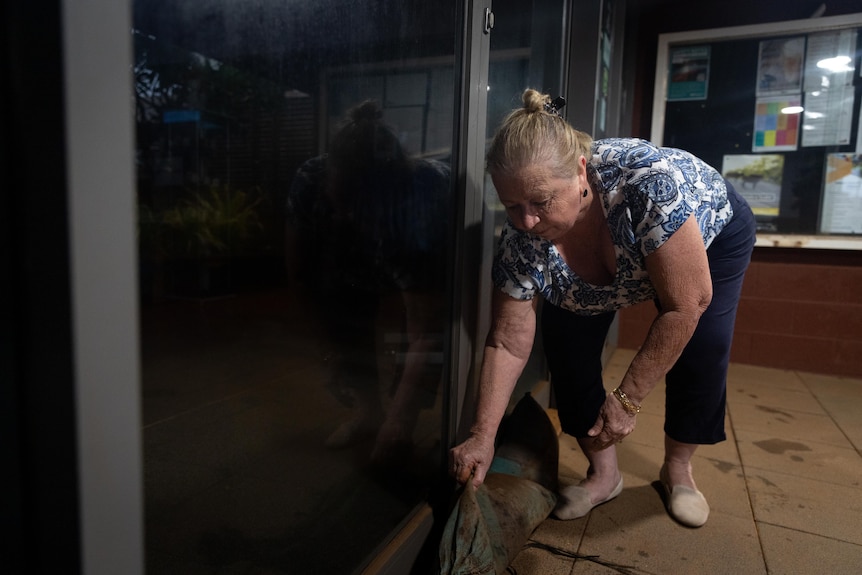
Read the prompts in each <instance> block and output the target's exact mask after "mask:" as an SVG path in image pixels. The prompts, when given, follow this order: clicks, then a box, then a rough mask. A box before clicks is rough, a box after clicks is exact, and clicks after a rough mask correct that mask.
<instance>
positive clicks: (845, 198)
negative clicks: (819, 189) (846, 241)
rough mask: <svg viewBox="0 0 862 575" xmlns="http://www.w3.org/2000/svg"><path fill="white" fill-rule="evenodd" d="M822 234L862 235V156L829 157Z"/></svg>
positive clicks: (849, 154)
mask: <svg viewBox="0 0 862 575" xmlns="http://www.w3.org/2000/svg"><path fill="white" fill-rule="evenodd" d="M824 180H825V181H824V183H823V184H824V185H823V205H822V206H821V209H820V233H823V234H862V155H859V154H851V153H832V154H826V173H825V175H824Z"/></svg>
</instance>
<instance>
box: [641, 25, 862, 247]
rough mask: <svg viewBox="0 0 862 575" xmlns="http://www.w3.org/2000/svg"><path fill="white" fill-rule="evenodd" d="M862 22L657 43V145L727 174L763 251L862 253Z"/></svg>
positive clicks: (695, 35) (763, 28)
mask: <svg viewBox="0 0 862 575" xmlns="http://www.w3.org/2000/svg"><path fill="white" fill-rule="evenodd" d="M860 56H862V14H853V15H847V16H835V17H829V18H815V19H809V20H801V21H789V22H777V23H772V24H763V25H755V26H741V27H736V28H722V29H714V30H699V31H693V32H682V33H674V34H664V35H662V36H660V37H659V51H658V61H657V65H656V84H655V85H656V88H655V99H654V102H653V118H652V121H653V124H652V134H651V139H652V141H653V142H655V143H656V144H659V145H663V146H669V147H675V148H682V149H685V150H688V151H690V152H692V153H694V154H695V155H697V156H699V157H701V158H702V159H703V160H705V161H706V162H708V163H710V164H711V165H713V166H714V167H716V168H717V169H718V170H719V171H721V172H722V174H723V175H724V177H725V178H726V179H727V180H728V181H730V182H731V183H732V184H734V186H735V187H736V189H737V190H738V191H739V192H741V193H742V195H743V196H745V197H746V198H747V199H748V201H749V203H750V204H751V206H752V208H753V210H754V213H755V216H756V218H757V222H758V245H761V246H791V247H818V248H835V249H862V137H860V131H862V130H860V121H862V120H860V111H862V61H860Z"/></svg>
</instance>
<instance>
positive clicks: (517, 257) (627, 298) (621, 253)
mask: <svg viewBox="0 0 862 575" xmlns="http://www.w3.org/2000/svg"><path fill="white" fill-rule="evenodd" d="M587 176H588V177H589V179H590V184H591V186H592V188H593V190H594V191H595V192H596V193H597V194H598V196H599V197H600V198H601V200H602V207H603V209H604V212H605V215H606V216H607V222H608V227H609V228H610V232H611V239H612V241H613V243H614V249H615V252H616V262H617V271H616V275H615V276H614V279H613V282H612V283H611V284H610V285H601V286H600V285H593V284H589V283H587V282H585V281H584V280H582V279H581V278H579V277H578V276H577V275H576V274H575V273H574V272H573V271H572V270H571V269H570V268H569V266H568V265H566V262H565V261H563V258H562V256H561V255H560V253H559V251H557V248H556V247H554V245H553V243H552V242H550V241H548V240H544V239H542V238H540V237H538V236H535V235H532V234H530V233H528V232H522V231H518V230H517V229H516V228H515V227H514V226H513V225H512V223H511V221H509V220H508V219H507V220H506V223H505V224H504V226H503V231H502V233H501V236H500V242H499V246H498V249H497V253H496V256H495V259H494V266H493V271H492V273H493V281H494V285H495V286H497V287H498V288H499V289H501V290H502V291H503V292H504V293H506V294H508V295H510V296H512V297H514V298H516V299H520V300H530V299H532V298H533V296H534V295H535V294H536V293H539V294H541V295H542V296H543V297H544V298H545V299H546V300H548V301H549V302H550V303H552V304H554V305H557V306H560V307H562V308H564V309H567V310H570V311H573V312H575V313H578V314H582V315H592V314H597V313H603V312H609V311H614V310H618V309H620V308H623V307H626V306H630V305H634V304H637V303H640V302H643V301H648V300H652V299H654V298H655V297H656V291H655V288H654V287H653V285H652V282H651V281H650V278H649V276H648V274H647V270H646V256H648V255H649V254H651V253H652V252H654V251H655V250H657V249H658V248H659V247H661V245H662V244H664V242H666V241H667V239H668V238H669V237H670V236H671V235H672V234H673V233H674V232H675V231H676V230H678V229H679V228H680V226H682V224H683V223H684V222H685V221H686V220H687V219H688V217H689V216H690V215H691V214H692V213H694V216H695V218H696V219H697V222H698V224H699V226H700V230H701V233H702V235H703V243H704V245H705V246H706V247H709V245H710V243H711V242H712V240H713V239H715V237H716V236H717V235H718V233H719V232H720V231H721V230H722V228H723V227H724V225H725V224H726V223H727V222H728V221H729V220H730V218H731V216H732V215H733V210H732V208H731V206H730V203H729V202H728V199H727V186H726V184H725V181H724V178H722V176H721V174H719V173H718V172H717V171H716V170H715V169H714V168H712V167H710V166H709V165H707V164H706V163H705V162H703V161H702V160H700V159H699V158H696V157H695V156H693V155H691V154H690V153H688V152H685V151H682V150H677V149H673V148H659V147H656V146H655V145H653V144H651V143H649V142H647V141H645V140H640V139H633V138H609V139H604V140H596V141H595V142H594V143H593V154H592V158H590V159H589V160H588V162H587Z"/></svg>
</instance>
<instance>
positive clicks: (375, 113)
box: [350, 100, 383, 122]
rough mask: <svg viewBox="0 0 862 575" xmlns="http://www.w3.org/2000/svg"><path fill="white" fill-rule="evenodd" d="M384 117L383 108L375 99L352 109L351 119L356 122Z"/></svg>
mask: <svg viewBox="0 0 862 575" xmlns="http://www.w3.org/2000/svg"><path fill="white" fill-rule="evenodd" d="M382 117H383V110H381V109H380V106H378V105H377V102H375V101H374V100H366V101H364V102H362V103H361V104H359V105H358V106H356V107H355V108H353V109H352V110H351V111H350V119H351V120H353V121H354V122H361V121H363V120H370V121H372V122H373V121H376V120H379V119H380V118H382Z"/></svg>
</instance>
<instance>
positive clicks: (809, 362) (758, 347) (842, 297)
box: [618, 248, 862, 377]
mask: <svg viewBox="0 0 862 575" xmlns="http://www.w3.org/2000/svg"><path fill="white" fill-rule="evenodd" d="M655 313H656V312H655V307H654V306H653V304H652V303H645V304H640V305H638V306H635V307H633V308H629V309H626V310H623V311H622V312H620V334H619V342H618V345H619V347H621V348H626V349H637V348H638V347H640V344H641V342H642V341H643V339H644V337H645V336H646V333H647V330H648V328H649V325H650V322H651V321H652V319H653V318H654V317H655ZM731 361H733V362H736V363H746V364H751V365H760V366H765V367H776V368H781V369H796V370H800V371H809V372H815V373H821V374H828V375H844V376H851V377H862V252H858V253H857V252H835V251H827V250H807V249H790V248H757V249H756V250H755V253H754V256H753V258H752V262H751V266H750V267H749V269H748V272H747V273H746V277H745V283H744V285H743V292H742V299H741V301H740V304H739V312H738V314H737V318H736V330H735V334H734V343H733V348H732V350H731Z"/></svg>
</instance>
